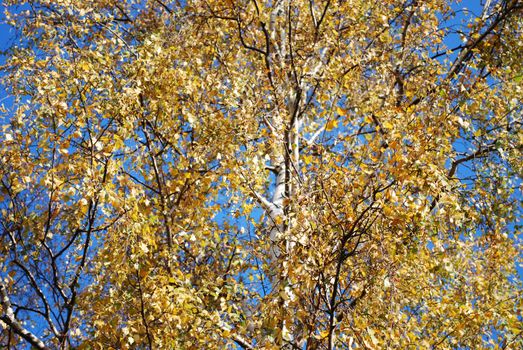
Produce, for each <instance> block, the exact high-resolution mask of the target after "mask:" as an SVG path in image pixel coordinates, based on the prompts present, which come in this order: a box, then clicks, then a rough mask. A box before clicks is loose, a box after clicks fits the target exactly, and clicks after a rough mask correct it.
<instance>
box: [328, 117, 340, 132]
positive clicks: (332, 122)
mask: <svg viewBox="0 0 523 350" xmlns="http://www.w3.org/2000/svg"><path fill="white" fill-rule="evenodd" d="M337 126H338V121H337V120H336V119H331V120H329V121H328V122H327V125H325V130H326V131H331V130H332V129H334V128H336V127H337Z"/></svg>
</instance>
